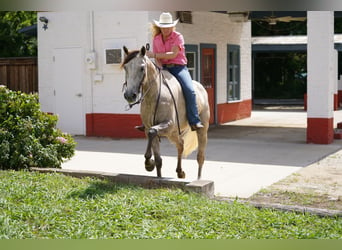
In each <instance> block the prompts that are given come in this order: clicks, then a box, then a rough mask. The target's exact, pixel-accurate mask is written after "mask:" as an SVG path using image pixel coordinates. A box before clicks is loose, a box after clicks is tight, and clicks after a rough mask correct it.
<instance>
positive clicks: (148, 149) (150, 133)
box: [145, 129, 157, 172]
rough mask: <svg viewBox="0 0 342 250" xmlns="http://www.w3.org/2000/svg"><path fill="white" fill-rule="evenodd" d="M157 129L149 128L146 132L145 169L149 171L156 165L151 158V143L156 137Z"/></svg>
mask: <svg viewBox="0 0 342 250" xmlns="http://www.w3.org/2000/svg"><path fill="white" fill-rule="evenodd" d="M156 136H157V131H156V130H154V129H150V130H149V131H148V134H147V138H148V142H147V147H146V152H145V169H146V170H147V171H149V172H151V171H153V170H154V167H155V166H156V164H155V162H154V160H153V159H151V158H152V143H153V141H154V140H155V139H156Z"/></svg>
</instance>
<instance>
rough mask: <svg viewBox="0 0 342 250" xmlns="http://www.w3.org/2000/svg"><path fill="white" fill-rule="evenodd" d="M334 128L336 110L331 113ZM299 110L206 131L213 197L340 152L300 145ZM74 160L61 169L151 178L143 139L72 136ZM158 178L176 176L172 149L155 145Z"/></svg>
mask: <svg viewBox="0 0 342 250" xmlns="http://www.w3.org/2000/svg"><path fill="white" fill-rule="evenodd" d="M334 120H335V124H336V123H337V122H341V121H342V111H336V112H335V118H334ZM305 128H306V113H305V112H304V111H296V112H289V111H287V112H284V111H253V112H252V116H251V118H248V119H244V120H241V121H235V122H230V123H227V124H225V125H222V126H218V127H212V128H210V129H209V135H208V136H209V141H208V148H207V153H206V161H205V164H204V167H203V172H202V179H205V180H212V181H214V185H215V195H217V196H226V197H239V198H247V197H250V196H251V195H252V194H253V193H255V192H257V191H259V190H260V189H261V188H264V187H267V186H269V185H271V184H273V183H275V182H277V181H279V180H281V179H283V178H285V177H286V176H288V175H290V174H292V173H294V172H296V171H298V170H300V169H301V168H303V167H305V166H308V165H310V164H311V163H314V162H316V161H318V160H320V159H322V158H324V157H325V156H328V155H330V154H332V153H334V152H336V151H338V150H339V149H341V148H342V140H335V141H334V143H332V144H329V145H316V144H306V129H305ZM75 139H76V141H77V142H78V145H77V150H76V154H75V156H74V157H73V158H72V159H71V160H69V161H67V162H65V163H63V165H62V168H63V169H73V170H93V171H104V172H112V173H123V174H137V175H148V176H155V175H156V173H155V171H154V172H147V171H145V168H144V152H145V148H146V142H147V141H146V140H145V139H127V140H116V139H110V138H94V137H75ZM161 153H162V157H163V168H162V174H163V177H173V178H176V172H175V169H176V149H175V147H174V146H173V145H172V144H170V143H169V142H168V141H167V140H166V139H162V141H161ZM195 159H196V154H195V153H192V154H191V155H190V156H189V157H188V158H187V159H184V160H183V169H184V171H185V172H186V179H187V180H189V181H193V180H195V179H196V176H197V162H196V160H195Z"/></svg>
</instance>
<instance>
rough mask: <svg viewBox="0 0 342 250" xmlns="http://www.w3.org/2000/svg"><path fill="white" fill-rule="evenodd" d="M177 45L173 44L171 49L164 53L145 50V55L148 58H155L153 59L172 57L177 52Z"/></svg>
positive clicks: (174, 56)
mask: <svg viewBox="0 0 342 250" xmlns="http://www.w3.org/2000/svg"><path fill="white" fill-rule="evenodd" d="M179 50H180V49H179V47H178V46H173V47H172V49H171V51H168V52H165V53H154V52H152V51H147V53H146V54H147V56H148V57H150V58H155V59H157V60H158V59H174V58H176V56H177V55H178V53H179Z"/></svg>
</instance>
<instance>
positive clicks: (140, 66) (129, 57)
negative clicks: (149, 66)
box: [122, 46, 147, 103]
mask: <svg viewBox="0 0 342 250" xmlns="http://www.w3.org/2000/svg"><path fill="white" fill-rule="evenodd" d="M123 49H124V52H125V55H126V56H125V59H124V61H123V63H122V67H123V68H124V70H125V74H126V82H125V83H124V85H125V87H126V88H125V91H124V97H125V99H126V100H127V102H128V103H134V102H136V101H137V98H138V96H139V94H140V91H141V87H142V86H143V84H144V82H145V80H146V59H147V58H146V57H145V54H146V48H145V47H144V46H143V47H142V48H141V49H140V50H135V51H131V52H129V51H128V49H127V48H126V47H125V46H124V47H123Z"/></svg>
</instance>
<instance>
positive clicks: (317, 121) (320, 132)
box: [306, 118, 334, 144]
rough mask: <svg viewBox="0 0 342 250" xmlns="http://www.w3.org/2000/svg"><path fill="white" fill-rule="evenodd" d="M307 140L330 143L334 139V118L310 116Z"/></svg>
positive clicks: (309, 141) (316, 142)
mask: <svg viewBox="0 0 342 250" xmlns="http://www.w3.org/2000/svg"><path fill="white" fill-rule="evenodd" d="M307 122H308V126H307V131H306V142H307V143H315V144H330V143H332V142H333V141H334V118H308V119H307Z"/></svg>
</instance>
